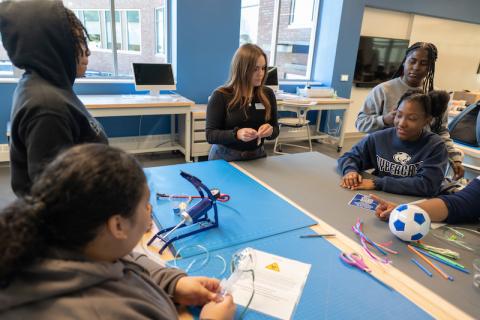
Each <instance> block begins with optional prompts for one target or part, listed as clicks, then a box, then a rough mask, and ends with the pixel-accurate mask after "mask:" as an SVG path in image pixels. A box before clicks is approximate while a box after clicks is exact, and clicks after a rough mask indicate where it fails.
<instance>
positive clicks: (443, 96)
mask: <svg viewBox="0 0 480 320" xmlns="http://www.w3.org/2000/svg"><path fill="white" fill-rule="evenodd" d="M449 100H450V96H449V95H448V93H447V92H446V91H440V90H433V91H430V92H429V93H427V94H424V93H423V91H422V90H420V89H415V90H408V91H407V92H405V93H404V94H403V95H402V96H401V97H400V100H398V104H397V108H398V107H400V105H401V104H402V103H403V102H405V101H415V102H417V103H418V104H419V105H420V106H422V108H423V110H424V111H425V114H426V115H427V116H432V117H433V119H435V121H434V122H433V124H432V125H431V126H430V127H431V129H432V132H435V133H437V132H438V131H439V129H440V126H441V123H442V118H443V115H444V113H445V112H446V111H447V107H448V101H449Z"/></svg>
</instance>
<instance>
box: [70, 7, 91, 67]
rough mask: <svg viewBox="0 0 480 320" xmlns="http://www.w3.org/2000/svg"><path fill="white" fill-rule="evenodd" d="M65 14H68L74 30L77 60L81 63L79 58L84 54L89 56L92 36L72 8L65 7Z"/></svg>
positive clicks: (71, 27)
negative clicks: (89, 42) (89, 43)
mask: <svg viewBox="0 0 480 320" xmlns="http://www.w3.org/2000/svg"><path fill="white" fill-rule="evenodd" d="M65 14H66V15H67V20H68V24H69V25H70V31H71V32H72V36H73V42H74V45H75V53H76V54H75V61H76V62H77V63H79V58H80V57H81V56H82V55H86V56H89V55H90V49H88V41H87V39H90V36H89V35H88V31H87V29H86V28H85V27H84V26H83V24H82V22H80V20H79V19H78V18H77V16H76V15H75V13H73V11H72V10H70V9H68V8H65Z"/></svg>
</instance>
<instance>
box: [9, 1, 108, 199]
mask: <svg viewBox="0 0 480 320" xmlns="http://www.w3.org/2000/svg"><path fill="white" fill-rule="evenodd" d="M0 32H1V34H2V40H3V45H4V47H5V49H6V50H7V53H8V56H9V57H10V60H11V61H12V63H13V64H14V65H15V66H16V67H18V68H20V69H25V73H24V74H23V76H22V78H21V79H20V80H19V82H18V85H17V88H16V90H15V92H14V96H13V105H12V110H11V140H10V164H11V168H12V171H11V172H12V175H11V176H12V181H11V182H12V189H13V191H14V192H15V194H16V195H17V196H22V195H26V194H28V193H29V191H30V187H31V185H32V181H34V179H35V177H36V176H37V175H38V174H39V173H40V172H41V171H42V169H43V167H44V166H45V165H46V164H47V163H48V162H50V161H51V160H52V159H53V158H54V157H55V155H56V154H57V153H58V152H59V151H61V150H62V149H65V148H68V147H70V146H72V145H75V144H79V143H84V142H99V143H107V137H106V135H105V132H104V130H103V128H102V126H101V125H100V124H99V123H98V122H97V121H96V120H95V119H94V118H93V117H92V116H91V115H90V113H89V112H88V111H87V109H86V108H85V106H84V105H83V104H82V102H81V101H80V100H79V99H78V97H77V96H76V94H75V92H74V91H73V84H74V81H75V78H76V77H77V76H83V75H84V74H85V69H86V64H87V63H88V55H89V53H90V52H89V50H88V45H87V41H86V36H87V34H86V31H85V29H84V28H83V26H82V24H81V23H80V21H79V20H78V19H77V18H76V17H75V15H74V14H73V13H72V12H71V11H70V10H68V9H66V8H65V7H64V6H63V4H62V2H61V1H42V0H27V1H4V2H2V3H0Z"/></svg>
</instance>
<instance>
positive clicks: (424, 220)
mask: <svg viewBox="0 0 480 320" xmlns="http://www.w3.org/2000/svg"><path fill="white" fill-rule="evenodd" d="M388 225H389V227H390V231H392V233H393V234H394V235H396V236H397V237H399V238H400V239H402V240H403V241H417V240H420V239H422V238H423V237H425V236H426V235H427V233H428V231H429V230H430V216H429V215H428V213H426V212H425V210H423V209H422V208H420V207H417V206H416V205H414V204H401V205H399V206H397V207H396V208H395V209H393V211H392V213H390V219H389V221H388Z"/></svg>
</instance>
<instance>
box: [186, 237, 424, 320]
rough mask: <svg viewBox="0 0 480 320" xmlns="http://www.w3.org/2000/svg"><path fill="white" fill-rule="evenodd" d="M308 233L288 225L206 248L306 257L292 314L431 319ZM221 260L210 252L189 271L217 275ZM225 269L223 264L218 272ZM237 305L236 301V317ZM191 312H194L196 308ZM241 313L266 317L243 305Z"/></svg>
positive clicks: (304, 318)
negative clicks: (305, 274)
mask: <svg viewBox="0 0 480 320" xmlns="http://www.w3.org/2000/svg"><path fill="white" fill-rule="evenodd" d="M310 233H313V232H312V231H311V230H310V229H308V228H304V229H301V230H294V231H290V232H286V233H282V234H279V235H276V236H272V237H268V238H264V239H259V240H256V241H252V242H249V243H246V244H243V245H237V246H234V247H230V248H226V249H222V250H217V251H215V252H210V257H213V256H215V255H217V254H219V255H221V256H222V257H223V258H224V259H225V260H227V262H229V259H230V257H231V256H232V255H233V254H234V253H235V252H236V251H238V250H241V249H243V248H245V247H252V248H254V249H258V250H262V251H265V252H269V253H272V254H276V255H280V256H283V257H287V258H290V259H295V260H299V261H301V262H305V263H310V264H311V265H312V267H311V269H310V273H309V275H308V278H307V282H306V285H305V288H304V290H303V293H302V297H301V299H300V302H299V304H298V306H297V308H296V310H295V313H294V316H293V319H301V320H309V319H312V320H319V319H369V320H372V319H374V320H375V319H378V320H384V319H415V320H420V319H432V317H431V316H430V315H429V314H428V313H426V312H425V311H423V310H422V309H420V308H419V307H418V306H416V305H415V304H414V303H412V302H411V301H410V300H408V299H407V298H405V297H404V296H402V295H401V294H400V293H398V292H397V291H394V290H390V289H387V288H386V287H385V286H383V285H382V284H380V283H379V282H377V281H376V280H374V279H372V278H371V277H370V276H368V275H367V274H365V273H363V272H362V271H360V270H358V269H356V268H353V267H350V266H348V265H346V264H345V263H343V262H342V261H341V260H340V258H339V254H340V251H339V250H338V249H337V248H336V247H334V246H333V245H331V244H330V243H328V242H327V241H326V240H325V239H322V238H307V239H301V238H299V236H300V235H303V234H310ZM198 258H199V257H197V259H198ZM192 259H194V258H186V259H182V260H178V266H179V267H183V268H185V267H186V266H188V265H189V264H190V263H191V261H192ZM198 260H199V261H200V259H198ZM222 266H223V263H221V262H220V259H213V258H211V259H210V260H209V262H208V264H206V265H205V266H204V267H202V268H200V269H199V270H192V272H190V275H206V276H211V277H218V276H219V270H221V269H222ZM193 268H195V265H194V266H193ZM197 269H198V268H197ZM227 275H229V270H228V271H227V273H226V274H225V275H224V276H223V277H227ZM242 309H243V308H242V307H240V306H238V308H237V317H238V315H239V314H240V312H241V311H242ZM195 313H196V314H197V315H198V310H196V312H195ZM245 319H272V318H271V317H269V316H267V315H264V314H261V313H259V312H256V311H253V310H249V311H248V312H247V314H246V317H245Z"/></svg>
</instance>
